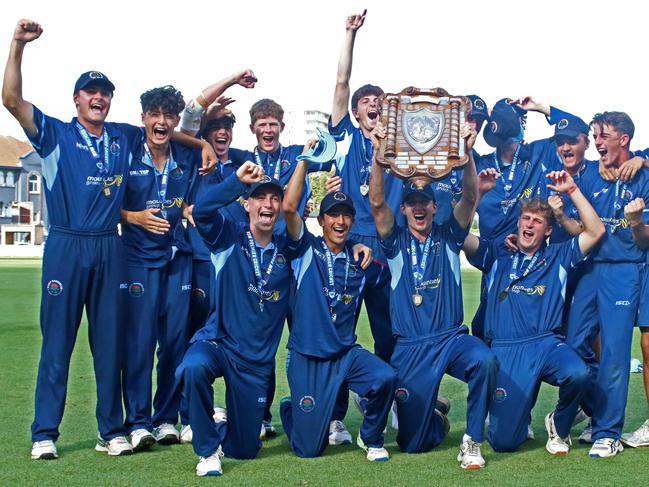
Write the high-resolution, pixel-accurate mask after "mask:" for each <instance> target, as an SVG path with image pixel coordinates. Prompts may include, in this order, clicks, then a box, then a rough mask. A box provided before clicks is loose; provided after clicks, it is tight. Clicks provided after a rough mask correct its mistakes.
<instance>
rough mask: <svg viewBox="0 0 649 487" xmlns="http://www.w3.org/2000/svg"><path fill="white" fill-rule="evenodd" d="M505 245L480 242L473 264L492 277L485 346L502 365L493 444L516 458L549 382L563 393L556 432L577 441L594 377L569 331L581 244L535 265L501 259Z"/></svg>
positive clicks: (545, 255) (540, 257)
mask: <svg viewBox="0 0 649 487" xmlns="http://www.w3.org/2000/svg"><path fill="white" fill-rule="evenodd" d="M499 245H500V243H499V242H493V241H488V240H486V239H480V246H479V248H478V250H477V252H476V254H475V255H474V256H472V257H471V259H470V261H471V263H472V264H473V265H475V266H476V267H478V268H479V269H481V270H482V271H483V272H486V273H487V312H486V320H485V340H486V341H487V342H488V343H489V344H490V346H491V349H492V351H493V352H494V354H495V355H496V357H497V358H498V362H499V364H500V369H499V372H498V377H497V379H496V383H495V387H494V388H493V389H492V391H493V395H492V402H491V406H490V409H489V434H488V440H489V443H490V444H491V446H492V448H493V449H494V450H496V451H513V450H516V449H517V448H518V447H519V446H520V445H521V444H522V443H523V442H524V441H525V440H526V439H527V425H528V424H529V419H530V413H531V411H532V408H533V406H534V404H535V402H536V396H537V394H538V390H539V386H540V383H541V381H543V382H547V383H549V384H552V385H555V386H558V387H559V402H558V403H557V406H556V409H555V412H554V424H555V426H556V428H557V432H558V433H559V436H560V437H561V438H565V437H567V436H568V435H569V434H570V427H571V426H572V423H573V421H574V419H575V415H576V414H577V408H578V407H579V401H580V399H581V396H582V393H583V391H584V389H585V387H586V385H587V383H588V376H589V371H588V367H587V366H586V364H584V362H583V361H582V360H581V359H580V358H579V356H578V355H577V353H576V352H575V351H574V350H573V349H572V348H570V347H569V346H567V345H566V344H565V343H564V340H563V337H562V335H561V327H562V315H563V306H564V304H565V296H566V283H567V280H568V273H569V272H570V269H571V268H573V267H574V266H575V265H577V264H578V263H579V262H580V261H581V260H582V259H583V255H582V253H581V251H580V249H579V238H578V237H574V238H572V239H571V240H568V241H565V242H563V243H559V244H553V245H549V246H547V247H545V246H544V247H542V248H541V249H539V250H538V251H537V252H536V253H535V254H534V255H533V256H532V257H529V256H527V255H526V254H524V253H523V252H520V251H518V252H516V253H510V254H508V255H503V254H500V253H499V250H498V247H499Z"/></svg>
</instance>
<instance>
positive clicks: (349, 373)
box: [280, 161, 395, 461]
mask: <svg viewBox="0 0 649 487" xmlns="http://www.w3.org/2000/svg"><path fill="white" fill-rule="evenodd" d="M307 166H308V162H307V161H300V162H299V163H298V165H297V168H296V170H295V172H294V173H293V176H292V177H291V180H290V183H289V186H288V189H287V191H286V198H285V199H284V203H283V208H284V218H285V221H286V227H287V230H288V234H289V237H290V238H291V240H292V241H295V242H296V244H295V250H296V251H295V254H296V258H295V260H294V261H293V263H292V267H293V275H294V278H295V284H294V285H295V290H294V299H293V300H292V316H293V321H292V328H291V335H290V337H289V341H288V348H289V352H288V353H289V355H288V357H287V360H286V368H287V376H288V383H289V386H290V388H291V397H290V398H288V397H287V398H284V399H283V400H282V403H281V405H280V415H281V419H282V424H283V426H284V431H285V432H286V435H287V436H288V438H289V444H290V446H291V449H292V450H293V452H294V453H295V454H296V455H297V456H299V457H316V456H319V455H320V454H321V453H322V452H323V450H324V449H325V447H326V446H327V444H328V443H329V441H328V440H329V422H330V420H331V415H332V412H333V410H334V405H335V403H336V397H337V395H338V392H339V390H340V388H341V386H343V385H345V387H348V388H350V389H351V390H353V391H355V392H356V393H358V394H359V395H361V396H363V397H365V398H367V409H366V410H365V418H364V420H363V423H362V424H361V428H360V432H359V435H358V440H357V443H358V445H359V446H360V447H361V448H363V449H365V450H366V451H367V459H368V460H370V461H387V460H388V459H389V455H388V452H387V450H386V449H385V448H384V447H383V429H384V428H385V425H386V422H387V417H388V413H389V411H390V406H391V404H392V398H393V389H394V381H395V375H394V371H393V370H392V368H391V367H390V366H389V365H388V364H387V363H385V362H383V361H382V360H381V359H379V358H378V357H377V356H375V355H374V354H372V353H370V352H368V351H367V350H365V349H364V348H362V347H361V346H360V345H359V344H357V343H356V334H355V321H356V311H357V308H358V306H359V304H360V303H359V301H360V298H361V296H362V293H363V288H364V286H365V273H364V271H363V268H365V267H367V266H368V265H369V264H370V262H371V251H370V249H369V248H367V247H365V248H364V250H363V253H364V254H365V255H364V257H365V258H364V262H363V263H362V264H359V262H358V261H357V260H356V254H355V251H356V252H358V253H360V252H359V251H358V249H356V248H354V249H353V248H352V245H351V243H350V242H349V241H348V239H347V235H348V234H349V231H350V229H351V227H352V224H353V222H354V215H355V213H356V212H355V209H354V204H353V202H352V200H351V198H350V197H349V196H348V195H347V194H345V193H343V192H341V191H337V192H334V193H329V194H327V196H325V198H324V199H323V200H322V203H321V204H320V214H319V216H318V222H319V223H320V225H321V226H322V227H323V233H324V236H323V237H315V236H314V235H312V234H310V233H309V231H308V230H307V228H306V226H305V224H304V222H303V220H302V215H301V212H300V210H299V202H300V197H301V195H302V191H303V185H304V178H305V176H306V172H307ZM361 267H362V268H361Z"/></svg>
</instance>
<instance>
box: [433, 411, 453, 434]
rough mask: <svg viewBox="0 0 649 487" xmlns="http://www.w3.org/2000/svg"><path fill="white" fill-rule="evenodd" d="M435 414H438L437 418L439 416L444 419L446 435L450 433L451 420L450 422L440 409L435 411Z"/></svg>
mask: <svg viewBox="0 0 649 487" xmlns="http://www.w3.org/2000/svg"><path fill="white" fill-rule="evenodd" d="M435 414H436V415H437V416H439V417H440V418H441V419H442V421H443V422H444V431H445V432H446V433H448V432H449V431H451V423H450V422H449V420H448V416H446V414H444V413H443V412H441V411H440V410H439V409H435Z"/></svg>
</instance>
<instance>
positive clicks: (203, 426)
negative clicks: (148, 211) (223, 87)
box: [176, 174, 291, 458]
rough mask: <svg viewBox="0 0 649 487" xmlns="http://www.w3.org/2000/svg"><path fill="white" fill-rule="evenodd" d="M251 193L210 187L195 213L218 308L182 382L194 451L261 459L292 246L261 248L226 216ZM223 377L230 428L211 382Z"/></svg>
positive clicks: (234, 183) (237, 187)
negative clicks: (221, 418) (219, 418)
mask: <svg viewBox="0 0 649 487" xmlns="http://www.w3.org/2000/svg"><path fill="white" fill-rule="evenodd" d="M246 190H247V187H246V185H244V184H242V183H241V182H240V181H239V180H238V179H237V177H236V174H231V175H230V176H228V177H227V178H226V179H225V181H223V182H222V183H220V184H216V185H211V186H210V187H209V188H208V189H207V190H206V191H205V192H204V193H203V195H202V196H201V197H200V198H199V200H198V201H197V202H196V203H195V206H194V211H193V216H194V221H195V223H196V228H198V231H199V232H200V234H201V236H202V237H203V239H204V241H205V244H206V245H207V247H208V248H209V249H210V252H211V262H212V266H213V268H214V270H213V276H214V282H213V285H212V290H211V292H212V296H213V298H214V303H213V309H212V312H211V314H210V317H209V319H208V321H207V323H206V324H205V326H204V327H203V328H201V329H200V330H198V332H197V333H196V334H195V335H194V336H193V338H192V340H191V342H192V344H191V345H190V347H189V349H188V350H187V353H186V354H185V357H184V359H183V362H182V364H181V365H180V367H179V368H178V370H177V372H176V377H177V380H178V381H179V382H180V383H181V384H182V388H183V397H184V399H185V400H186V402H187V406H188V410H189V418H190V425H191V427H192V431H193V435H194V437H193V442H192V444H193V448H194V451H195V452H196V454H197V455H199V456H203V457H206V456H209V455H211V454H213V453H214V452H215V451H216V450H217V448H218V447H219V445H222V446H223V451H224V453H225V454H226V455H228V456H231V457H235V458H254V457H255V456H256V455H257V452H258V451H259V448H260V447H261V442H260V441H259V428H260V425H261V421H262V417H263V414H264V408H265V406H266V391H267V388H268V381H269V378H270V376H271V373H272V370H273V368H274V363H275V353H276V352H277V347H278V345H279V340H280V337H281V334H282V327H283V324H284V319H285V318H286V311H287V308H288V296H289V290H290V281H291V271H290V259H291V250H290V248H289V246H288V242H287V240H286V239H285V238H283V237H281V236H277V235H276V236H275V237H274V238H273V241H272V242H271V243H269V244H268V245H267V246H266V247H261V246H260V245H259V244H257V243H256V242H255V241H254V239H253V238H252V234H251V233H250V231H249V225H246V224H242V223H234V222H232V221H230V220H228V219H227V218H225V216H224V215H223V214H222V213H221V211H220V210H221V208H223V207H224V206H226V205H228V204H230V203H231V202H233V201H235V200H236V199H237V198H238V197H240V196H241V195H243V194H244V193H245V191H246ZM251 247H252V248H251ZM255 262H256V264H255ZM255 268H257V270H258V272H259V275H258V274H257V272H256V271H255ZM217 377H223V378H224V379H225V383H226V386H227V389H226V397H225V401H226V407H227V410H228V421H227V424H225V423H220V424H215V423H214V420H213V419H212V408H213V405H214V399H213V396H214V393H213V387H212V383H213V382H214V380H215V379H216V378H217Z"/></svg>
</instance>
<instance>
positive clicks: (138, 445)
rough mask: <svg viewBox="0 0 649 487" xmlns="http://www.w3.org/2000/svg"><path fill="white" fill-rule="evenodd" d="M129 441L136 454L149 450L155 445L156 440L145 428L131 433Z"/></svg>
mask: <svg viewBox="0 0 649 487" xmlns="http://www.w3.org/2000/svg"><path fill="white" fill-rule="evenodd" d="M129 439H130V441H131V445H132V446H133V451H134V452H138V451H144V450H148V449H149V448H151V446H153V445H155V438H154V437H153V435H152V434H151V433H150V432H149V431H148V430H146V429H144V428H138V429H136V430H133V431H131V434H130V437H129Z"/></svg>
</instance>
